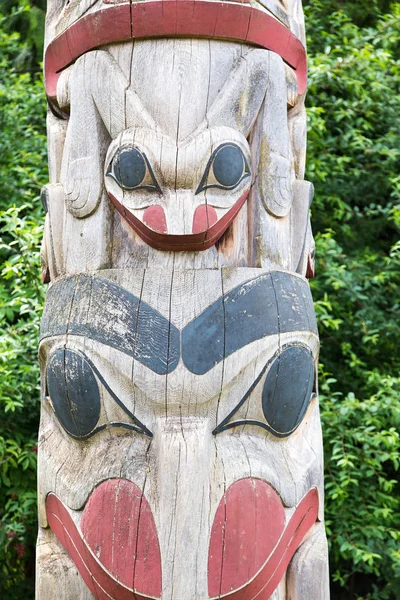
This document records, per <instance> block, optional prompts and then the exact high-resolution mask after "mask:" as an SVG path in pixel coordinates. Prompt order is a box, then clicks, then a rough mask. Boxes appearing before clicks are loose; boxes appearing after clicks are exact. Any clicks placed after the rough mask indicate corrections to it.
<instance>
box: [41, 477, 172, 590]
mask: <svg viewBox="0 0 400 600" xmlns="http://www.w3.org/2000/svg"><path fill="white" fill-rule="evenodd" d="M125 484H126V485H125ZM104 485H105V486H108V487H107V489H105V488H104ZM116 485H118V493H122V495H123V496H124V500H127V499H128V497H129V496H130V502H128V508H132V502H133V504H138V502H139V504H140V514H141V515H142V512H144V513H145V512H146V511H145V510H144V508H143V503H145V505H146V506H148V504H147V501H146V500H145V498H144V497H143V495H142V494H141V492H140V490H139V488H137V487H136V486H135V485H134V484H132V483H130V482H127V481H126V482H124V481H123V480H120V481H119V482H118V481H117V483H116V480H111V481H110V482H106V483H105V484H103V486H100V488H101V487H103V490H102V491H101V490H100V492H97V490H96V491H95V492H94V495H95V494H96V492H97V495H96V496H95V497H94V499H93V501H92V503H90V501H89V503H88V506H89V507H90V508H89V512H92V511H93V512H92V514H91V515H86V517H85V519H86V525H84V528H85V530H86V531H87V529H88V527H89V526H90V527H92V528H93V529H92V531H91V532H88V531H87V533H89V538H90V543H88V542H87V541H86V540H84V539H83V538H82V534H81V533H80V532H79V530H78V528H77V526H76V525H75V523H74V521H73V519H72V517H71V515H70V513H69V512H68V510H67V508H66V507H65V506H64V504H63V503H62V502H61V500H59V499H58V498H57V496H55V494H52V493H50V494H49V495H48V497H47V499H46V514H47V519H48V522H49V525H50V527H51V529H52V531H53V532H54V534H55V535H56V537H57V538H58V540H59V541H60V543H61V544H62V545H63V547H64V548H65V550H66V551H67V552H68V554H69V556H70V557H71V558H72V560H73V561H74V563H75V565H76V567H77V569H78V571H79V573H80V575H81V576H82V578H83V580H84V581H85V583H86V585H87V587H88V588H89V590H90V591H91V592H92V594H93V595H94V596H95V598H96V599H97V600H149V599H150V598H154V597H156V598H160V597H161V556H160V552H159V546H158V538H157V533H156V531H155V525H154V521H153V526H154V530H153V527H150V530H149V531H146V532H144V531H141V532H138V535H139V533H140V534H141V535H143V539H142V542H140V540H139V538H138V544H137V548H136V552H137V555H139V552H143V550H145V551H146V546H147V545H148V544H149V536H150V537H151V538H152V540H151V544H153V550H152V552H150V554H149V557H150V558H151V562H149V563H148V564H147V559H146V560H145V561H144V562H143V561H142V565H141V566H140V565H139V568H137V570H136V569H135V568H134V564H133V563H134V556H135V555H134V553H132V554H128V552H129V550H130V549H131V550H132V548H133V547H132V548H131V547H130V546H129V539H128V537H129V533H127V530H129V527H130V520H129V516H128V515H126V514H124V515H122V514H120V515H119V516H120V517H121V519H122V520H121V522H120V523H119V524H116V523H112V522H111V523H110V519H111V521H112V520H113V516H114V510H115V511H116V512H117V513H118V514H119V513H120V512H121V507H122V505H121V506H120V507H119V508H118V506H117V503H116V502H115V506H112V505H110V503H109V501H110V500H112V499H113V498H114V500H115V499H116V498H118V494H117V495H116V494H115V486H116ZM100 488H98V489H100ZM92 497H93V496H92ZM138 499H139V500H138ZM104 501H105V502H106V504H107V506H105V505H104ZM85 511H86V509H85ZM134 512H135V511H134ZM147 512H149V514H150V515H151V512H150V508H148V511H147ZM136 513H138V511H137V510H136ZM96 514H101V516H102V520H101V521H97V523H96ZM133 516H134V515H130V517H133ZM136 516H137V515H136ZM147 517H148V515H147ZM145 520H146V525H147V526H148V525H149V523H150V522H151V521H152V516H151V518H150V519H149V518H146V519H145ZM107 527H108V529H109V531H110V532H112V533H114V534H115V533H116V534H117V538H121V536H122V537H125V538H126V542H127V543H128V547H124V546H119V550H118V549H116V551H117V552H118V551H119V553H120V557H119V559H118V560H117V561H115V560H114V558H112V552H111V549H110V544H109V543H108V542H110V540H111V538H110V536H109V535H108V533H109V532H108V529H107V530H106V528H107ZM141 530H142V527H141ZM154 533H155V536H156V545H154V535H153V534H154ZM121 539H122V538H121ZM121 539H118V542H120V541H121ZM110 543H112V542H110ZM90 545H93V550H92V548H91V547H90ZM131 546H132V544H131ZM155 549H158V553H157V552H155V551H154V550H155ZM94 552H97V553H99V554H100V558H99V559H98V558H97V556H96V555H95V553H94ZM102 558H104V561H105V564H103V561H102ZM124 559H125V561H126V563H129V564H126V565H125V566H122V561H123V560H124ZM139 562H140V561H139ZM105 565H107V567H108V569H107V568H106V566H105ZM111 571H114V573H115V572H116V571H117V572H118V576H119V577H120V578H121V580H120V581H117V579H116V578H115V577H114V573H112V572H111ZM144 575H145V579H143V576H144ZM133 576H134V579H135V590H134V589H132V588H131V586H129V587H128V586H127V585H125V584H124V581H122V579H124V580H125V581H126V580H127V578H130V577H132V583H133ZM144 590H151V593H150V594H149V593H148V592H147V591H144Z"/></svg>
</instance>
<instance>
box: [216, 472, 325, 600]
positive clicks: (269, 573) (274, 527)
mask: <svg viewBox="0 0 400 600" xmlns="http://www.w3.org/2000/svg"><path fill="white" fill-rule="evenodd" d="M317 518H318V492H317V490H316V489H312V490H310V491H309V492H308V493H307V494H306V495H305V496H304V498H303V499H302V500H301V502H300V504H299V505H298V506H297V508H296V510H295V512H294V513H293V515H292V517H291V519H290V521H289V522H288V524H287V525H286V527H285V511H284V508H283V506H282V502H281V500H280V498H279V496H278V494H277V493H276V492H275V490H273V488H272V487H271V486H270V485H268V484H267V483H266V482H264V481H261V480H257V479H250V478H249V479H242V480H240V481H238V482H236V483H234V484H233V485H232V486H231V487H230V488H229V489H228V490H227V492H226V494H225V496H224V498H223V499H222V500H221V503H220V505H219V507H218V510H217V512H216V515H215V519H214V524H213V527H212V532H211V537H210V547H209V557H208V586H209V595H210V597H214V598H215V597H218V598H226V599H227V600H254V598H257V600H268V599H269V598H270V596H271V595H272V594H273V592H274V591H275V590H276V588H277V587H278V585H279V583H280V581H281V579H282V577H283V575H284V574H285V572H286V570H287V567H288V565H289V562H290V560H291V559H292V557H293V555H294V553H295V552H296V550H297V549H298V547H299V546H300V544H301V542H302V541H303V538H304V536H305V535H306V533H307V532H308V531H309V529H310V528H311V527H312V526H313V525H314V523H315V522H316V520H317ZM239 549H240V551H239Z"/></svg>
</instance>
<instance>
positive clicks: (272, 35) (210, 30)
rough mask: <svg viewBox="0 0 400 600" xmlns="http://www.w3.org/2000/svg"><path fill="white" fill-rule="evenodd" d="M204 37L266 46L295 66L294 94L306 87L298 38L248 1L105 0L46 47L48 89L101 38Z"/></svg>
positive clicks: (304, 59)
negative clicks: (110, 1)
mask: <svg viewBox="0 0 400 600" xmlns="http://www.w3.org/2000/svg"><path fill="white" fill-rule="evenodd" d="M174 36H175V37H177V36H179V37H182V36H190V37H200V38H201V37H204V38H208V39H210V38H211V39H212V38H215V39H222V40H224V39H225V40H231V41H239V42H247V43H249V44H253V45H255V46H259V47H261V48H265V49H267V50H271V51H272V52H275V53H276V54H279V56H281V57H282V59H283V60H284V61H285V62H286V63H287V64H288V65H290V66H291V67H292V68H293V69H294V70H295V71H296V76H297V83H298V92H299V94H304V92H305V91H306V88H307V55H306V50H305V48H304V46H303V44H302V43H301V42H300V40H299V39H298V38H297V37H296V36H295V35H294V34H293V33H292V32H291V31H290V30H289V29H288V28H287V27H286V26H285V25H283V24H282V23H280V22H279V21H278V20H277V19H276V18H274V17H272V16H271V15H269V14H268V13H266V12H263V11H261V10H259V9H257V8H253V7H251V6H249V5H248V4H247V3H238V2H234V3H233V2H217V1H210V0H171V1H168V0H154V1H153V0H145V1H142V2H132V4H130V3H124V4H116V5H110V6H108V7H106V8H104V9H102V10H99V11H97V12H94V13H91V14H89V15H86V16H84V17H81V18H80V19H78V20H77V21H76V22H75V23H73V24H72V25H70V26H69V27H68V29H66V31H64V32H63V33H62V34H61V35H59V36H58V37H56V38H55V39H54V40H53V41H52V42H51V43H50V44H49V46H48V47H47V49H46V53H45V60H44V71H45V84H46V92H47V95H48V96H49V97H50V98H52V99H55V98H56V96H57V81H58V77H59V73H60V71H62V70H63V69H65V67H67V66H68V65H70V64H72V63H73V62H74V61H75V60H76V59H77V58H79V56H82V54H85V52H88V51H89V50H93V49H95V48H98V47H100V46H103V45H105V44H111V43H113V42H121V41H124V40H130V39H136V38H152V37H174Z"/></svg>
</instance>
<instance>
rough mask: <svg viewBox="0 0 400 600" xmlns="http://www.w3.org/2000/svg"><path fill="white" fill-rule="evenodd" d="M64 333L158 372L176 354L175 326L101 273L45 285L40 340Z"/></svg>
mask: <svg viewBox="0 0 400 600" xmlns="http://www.w3.org/2000/svg"><path fill="white" fill-rule="evenodd" d="M66 333H68V334H71V335H81V336H85V337H88V338H90V339H92V340H96V341H99V342H101V343H102V344H106V345H107V346H111V347H113V348H117V349H118V350H120V351H121V352H125V353H126V354H128V355H130V356H133V357H134V358H135V359H136V360H137V361H139V362H140V363H142V364H143V365H145V366H146V367H148V368H149V369H151V370H152V371H154V372H155V373H158V374H159V375H165V374H166V373H168V372H171V371H173V370H174V369H175V368H176V366H177V364H178V361H179V357H180V339H179V338H180V335H179V331H178V329H177V328H176V327H175V326H174V325H172V324H170V322H169V321H168V319H166V318H165V317H163V316H162V315H161V314H160V313H159V312H158V311H156V310H154V308H152V307H151V306H149V305H148V304H146V303H145V302H139V299H138V298H137V297H136V296H134V295H133V294H130V293H129V292H127V291H126V290H124V289H123V288H122V287H120V286H118V285H116V284H115V283H112V282H111V281H108V280H107V279H103V278H101V277H91V276H88V275H80V276H76V277H71V278H66V279H63V280H62V281H60V282H59V283H56V284H54V285H53V286H52V287H51V288H50V289H49V291H48V293H47V300H46V305H45V311H44V315H43V320H42V324H41V339H44V338H45V337H49V336H55V335H63V334H66Z"/></svg>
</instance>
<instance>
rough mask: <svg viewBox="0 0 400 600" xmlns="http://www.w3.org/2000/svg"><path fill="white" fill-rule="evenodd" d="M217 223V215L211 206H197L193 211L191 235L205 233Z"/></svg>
mask: <svg viewBox="0 0 400 600" xmlns="http://www.w3.org/2000/svg"><path fill="white" fill-rule="evenodd" d="M217 221H218V215H217V211H216V210H215V208H213V207H212V206H208V205H207V204H202V205H201V206H198V207H197V208H196V210H195V211H194V217H193V227H192V231H193V233H200V232H201V231H206V230H207V229H209V228H210V227H212V226H213V225H215V223H216V222H217Z"/></svg>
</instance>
